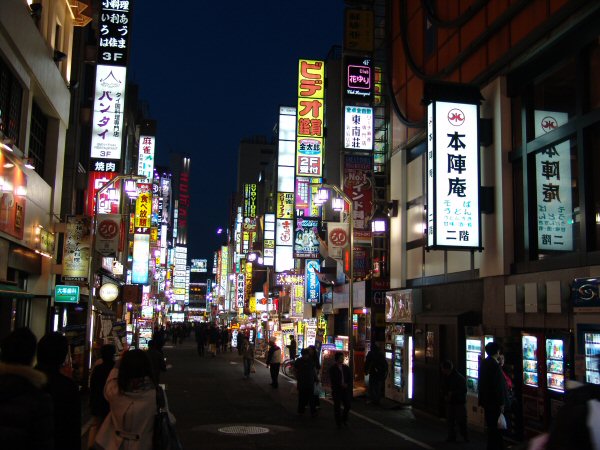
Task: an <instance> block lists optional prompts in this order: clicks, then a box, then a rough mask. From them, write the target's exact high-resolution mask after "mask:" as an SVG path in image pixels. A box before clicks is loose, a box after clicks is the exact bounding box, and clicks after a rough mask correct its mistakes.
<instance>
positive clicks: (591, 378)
mask: <svg viewBox="0 0 600 450" xmlns="http://www.w3.org/2000/svg"><path fill="white" fill-rule="evenodd" d="M583 343H584V351H585V381H586V382H587V383H592V384H600V330H597V331H596V332H591V331H588V332H584V333H583Z"/></svg>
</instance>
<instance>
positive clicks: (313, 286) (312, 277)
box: [304, 259, 321, 304]
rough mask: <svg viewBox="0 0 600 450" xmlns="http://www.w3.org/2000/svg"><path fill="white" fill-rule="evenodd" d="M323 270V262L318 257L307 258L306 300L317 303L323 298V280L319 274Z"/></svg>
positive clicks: (305, 276)
mask: <svg viewBox="0 0 600 450" xmlns="http://www.w3.org/2000/svg"><path fill="white" fill-rule="evenodd" d="M320 270H321V263H320V262H319V260H318V259H307V260H306V266H305V274H304V278H305V282H306V302H307V303H312V304H316V303H319V299H320V298H321V282H320V281H319V278H318V277H317V274H318V273H319V272H320Z"/></svg>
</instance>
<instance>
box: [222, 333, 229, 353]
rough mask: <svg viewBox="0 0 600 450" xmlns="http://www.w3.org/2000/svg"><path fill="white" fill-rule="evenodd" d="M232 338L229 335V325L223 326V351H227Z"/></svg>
mask: <svg viewBox="0 0 600 450" xmlns="http://www.w3.org/2000/svg"><path fill="white" fill-rule="evenodd" d="M230 340H231V338H230V336H229V330H228V329H227V327H223V329H222V330H221V352H223V353H226V352H227V347H228V346H229V341H230Z"/></svg>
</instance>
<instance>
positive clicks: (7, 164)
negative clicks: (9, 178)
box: [2, 161, 15, 169]
mask: <svg viewBox="0 0 600 450" xmlns="http://www.w3.org/2000/svg"><path fill="white" fill-rule="evenodd" d="M2 167H4V168H5V169H12V168H13V167H15V165H14V164H13V163H11V162H10V161H6V162H5V163H4V165H3V166H2Z"/></svg>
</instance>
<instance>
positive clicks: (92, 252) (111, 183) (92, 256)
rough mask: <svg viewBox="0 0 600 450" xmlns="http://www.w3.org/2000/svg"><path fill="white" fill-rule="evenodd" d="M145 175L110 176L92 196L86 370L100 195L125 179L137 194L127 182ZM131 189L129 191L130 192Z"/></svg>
mask: <svg viewBox="0 0 600 450" xmlns="http://www.w3.org/2000/svg"><path fill="white" fill-rule="evenodd" d="M145 178H146V177H144V176H141V175H117V176H116V177H114V178H112V179H111V180H109V181H108V182H107V183H106V184H105V185H104V186H102V187H101V188H100V189H98V191H97V192H96V195H95V196H94V201H95V204H94V218H93V221H92V242H91V249H90V262H89V268H88V313H87V327H88V331H89V338H88V339H87V340H86V345H85V352H86V353H87V361H88V363H87V365H86V367H85V369H86V371H87V370H89V369H90V368H91V365H92V351H91V349H92V343H93V340H94V329H93V328H94V315H93V302H94V279H93V277H94V273H95V270H94V261H95V256H96V226H97V222H98V207H99V204H100V196H101V195H102V194H103V193H105V192H106V191H107V190H108V189H110V188H111V187H113V186H114V185H115V183H116V182H117V181H121V180H124V181H125V185H126V186H125V190H126V192H127V194H128V196H130V197H133V196H134V195H137V186H136V189H135V194H134V191H133V189H132V187H131V184H129V186H128V185H127V182H128V181H133V182H134V183H135V181H138V180H143V179H145ZM130 191H131V192H130ZM85 377H86V378H85V379H87V374H85Z"/></svg>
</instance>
